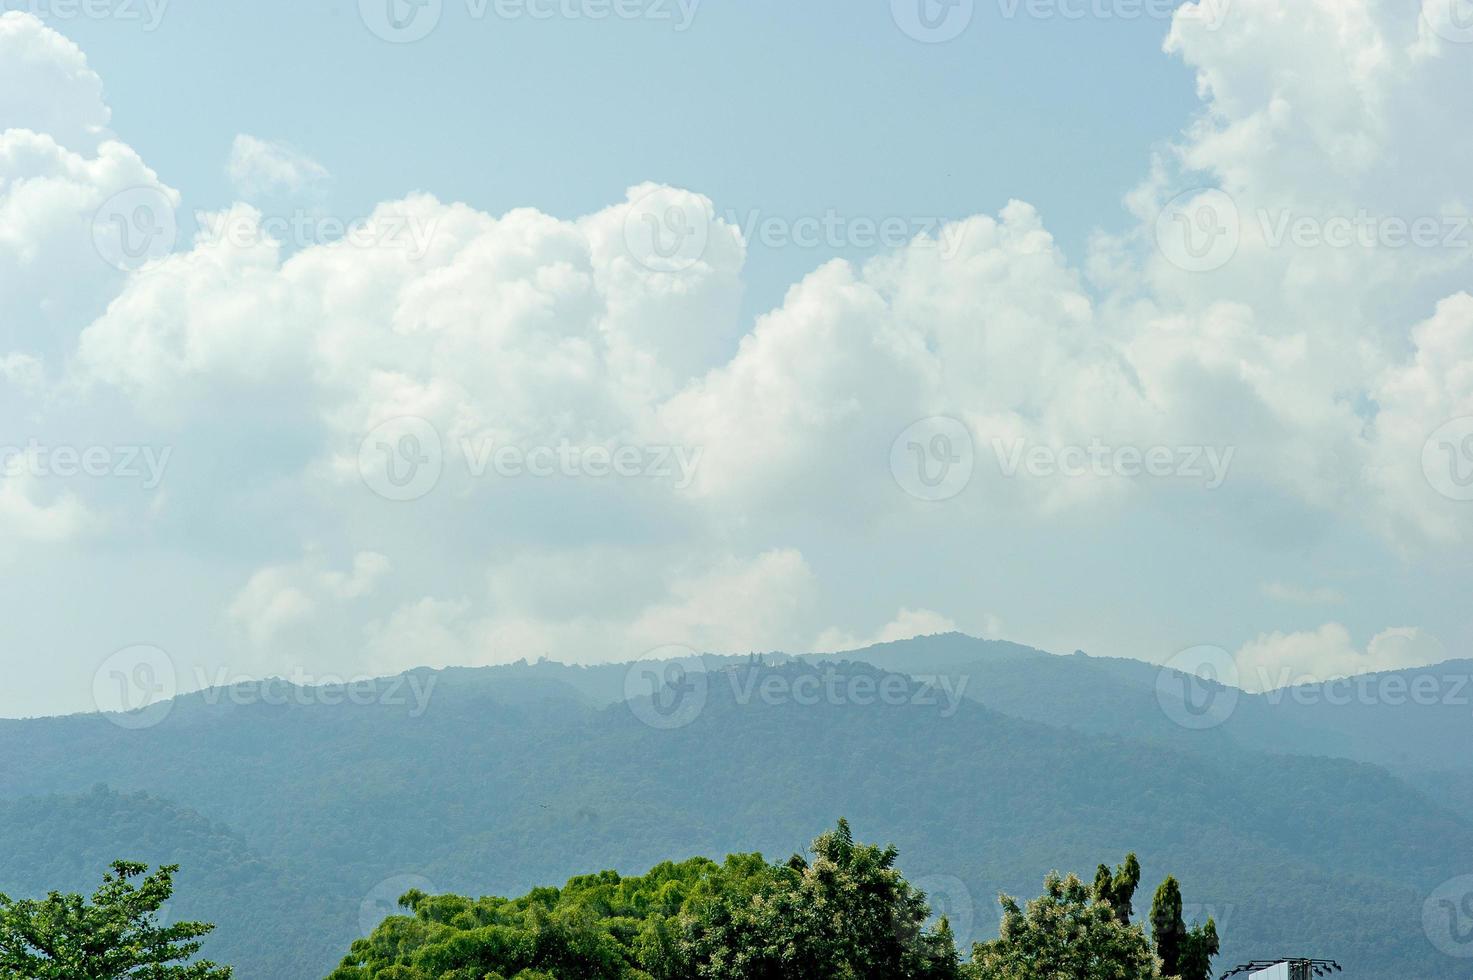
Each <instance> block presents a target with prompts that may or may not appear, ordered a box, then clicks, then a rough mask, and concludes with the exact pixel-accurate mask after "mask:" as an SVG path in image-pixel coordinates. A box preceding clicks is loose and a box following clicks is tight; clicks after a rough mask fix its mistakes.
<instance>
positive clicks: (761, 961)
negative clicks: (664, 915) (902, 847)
mask: <svg viewBox="0 0 1473 980" xmlns="http://www.w3.org/2000/svg"><path fill="white" fill-rule="evenodd" d="M813 855H814V856H813V860H812V861H811V862H809V861H803V860H801V859H800V860H789V861H788V862H787V864H786V865H783V866H780V867H778V868H774V869H773V875H772V877H771V878H770V879H769V880H768V882H767V884H766V886H765V887H764V888H763V889H762V890H761V891H759V892H757V893H756V894H754V895H751V896H743V895H736V896H734V897H733V899H732V900H727V901H724V902H722V903H719V905H718V906H716V907H713V908H712V909H710V910H709V915H708V917H706V918H705V919H704V920H696V921H694V922H692V924H691V925H692V929H691V931H692V941H691V943H690V951H691V955H690V959H691V961H692V962H694V963H695V964H696V965H697V976H700V977H709V978H712V980H716V978H720V980H768V978H771V980H778V978H784V980H829V978H835V977H843V978H850V980H952V978H956V977H958V976H959V975H960V974H959V968H958V957H957V952H956V945H955V942H954V940H953V937H952V934H951V927H950V925H949V924H948V923H946V922H945V921H943V922H941V923H940V924H938V926H937V927H936V928H935V929H934V930H928V929H926V927H925V923H926V919H927V918H928V917H929V916H930V909H929V908H927V906H926V902H925V896H924V895H922V894H921V893H920V892H918V891H916V890H915V889H914V888H912V887H911V886H910V885H909V884H908V883H907V882H906V881H905V879H904V878H903V877H902V876H901V874H900V872H899V871H898V870H897V869H896V868H895V861H896V858H897V857H898V856H899V852H898V851H896V849H895V848H894V847H893V846H891V847H885V848H880V847H877V846H874V845H871V844H859V843H856V842H855V840H854V837H853V834H852V833H851V832H850V829H849V824H848V822H847V821H845V820H840V821H839V824H838V826H837V827H836V828H835V829H834V830H831V831H829V832H828V833H825V834H822V835H821V836H819V837H818V839H817V840H815V841H814V842H813Z"/></svg>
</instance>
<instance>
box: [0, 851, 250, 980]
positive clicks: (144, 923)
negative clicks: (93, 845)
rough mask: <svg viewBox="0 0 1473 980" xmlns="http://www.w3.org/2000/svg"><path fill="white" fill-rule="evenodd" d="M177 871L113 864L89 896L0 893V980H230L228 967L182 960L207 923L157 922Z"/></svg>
mask: <svg viewBox="0 0 1473 980" xmlns="http://www.w3.org/2000/svg"><path fill="white" fill-rule="evenodd" d="M178 870H179V869H178V867H177V866H175V865H170V866H167V867H162V868H159V869H158V870H157V871H156V872H154V873H153V874H151V875H150V874H148V873H147V872H148V867H147V866H146V865H142V864H136V863H133V862H130V861H115V862H113V865H112V870H111V871H110V872H108V873H107V874H105V875H103V878H102V886H101V887H100V888H98V889H97V891H96V892H95V893H93V895H92V898H91V900H90V901H89V900H88V899H86V898H84V897H83V896H81V895H77V894H62V893H60V892H51V893H50V894H49V895H47V896H46V897H45V898H44V899H41V900H39V901H36V900H30V899H25V900H19V901H17V900H13V899H11V898H10V897H9V896H7V895H4V894H0V980H120V978H125V977H126V978H138V980H230V968H229V967H222V966H216V965H215V964H214V963H211V962H209V961H207V960H206V961H199V962H195V963H189V962H188V961H189V960H191V959H192V958H193V957H194V955H195V954H196V953H198V952H199V948H200V943H199V939H200V937H201V936H204V935H207V934H208V933H209V932H210V931H211V930H212V929H213V928H214V926H212V925H209V924H207V923H201V922H176V923H174V924H173V925H160V924H159V910H160V909H161V908H162V907H163V905H164V903H165V902H167V901H168V900H169V896H170V895H172V894H173V893H174V872H176V871H178ZM136 878H142V880H141V881H139V882H138V883H137V884H135V883H134V879H136Z"/></svg>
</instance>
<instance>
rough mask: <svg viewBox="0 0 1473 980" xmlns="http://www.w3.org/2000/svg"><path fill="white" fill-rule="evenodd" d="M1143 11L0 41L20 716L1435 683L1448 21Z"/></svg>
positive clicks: (9, 621)
mask: <svg viewBox="0 0 1473 980" xmlns="http://www.w3.org/2000/svg"><path fill="white" fill-rule="evenodd" d="M1171 8H1172V5H1171V4H1164V3H1159V2H1153V0H1018V2H1016V3H1015V2H1013V0H976V2H972V0H951V2H943V0H893V2H891V0H863V2H858V3H856V2H855V0H844V2H842V3H841V2H838V0H832V2H828V0H814V2H808V3H790V2H781V3H780V2H776V0H772V2H768V0H743V2H734V0H704V2H701V3H694V2H693V0H485V2H482V0H420V3H419V4H418V5H416V4H414V3H412V2H411V0H362V2H361V3H359V2H356V0H355V2H352V3H348V2H332V3H313V4H305V3H300V2H287V0H280V2H278V0H262V2H257V3H251V4H246V3H220V2H185V0H174V2H172V3H165V2H163V0H85V2H83V0H50V2H46V0H28V2H26V3H17V2H14V0H0V10H7V11H9V12H8V13H5V14H3V15H0V570H3V574H4V581H5V583H6V588H5V589H4V590H3V592H0V669H3V670H4V673H5V676H6V678H7V679H8V680H9V683H7V684H5V685H3V686H0V715H7V716H15V715H29V714H43V713H54V712H62V711H73V710H91V709H92V708H93V707H94V705H96V704H98V703H99V700H101V701H102V702H104V706H105V707H112V706H114V703H113V702H115V701H116V699H117V697H118V696H119V694H118V692H119V691H122V690H127V688H128V686H129V685H132V684H141V685H143V686H146V687H152V686H154V685H156V684H164V685H169V686H171V687H172V688H173V689H178V690H187V689H191V688H194V687H198V686H201V685H202V684H206V683H217V682H220V681H222V680H229V679H235V678H238V677H241V676H261V675H267V674H281V675H284V676H288V677H294V678H297V679H300V680H302V681H306V682H310V681H314V680H331V679H334V678H341V677H351V676H356V675H360V674H364V673H383V672H388V671H393V670H397V669H400V668H404V667H409V666H415V665H421V664H429V665H444V664H450V663H457V664H461V663H464V664H483V663H498V662H504V661H508V660H515V659H518V658H520V657H523V656H529V657H536V656H539V655H543V654H547V655H551V656H554V657H558V658H560V659H567V660H575V661H593V660H605V659H631V658H634V657H637V656H640V655H641V654H643V653H644V652H645V651H648V650H650V649H653V648H657V647H663V646H665V645H669V644H683V645H687V646H691V647H697V648H701V649H710V650H718V651H747V650H754V649H755V650H769V649H786V650H797V649H842V648H846V647H850V646H854V645H858V644H862V643H866V642H869V641H872V640H874V639H877V638H894V637H900V636H907V635H914V634H916V633H924V632H935V631H939V630H943V629H952V628H955V629H961V630H964V631H967V632H971V633H975V634H979V635H988V636H998V637H1003V638H1007V639H1013V640H1017V641H1019V642H1025V643H1031V644H1034V645H1038V646H1042V647H1045V648H1047V649H1052V650H1056V651H1058V652H1070V651H1072V650H1073V649H1075V648H1084V649H1086V650H1088V651H1090V652H1091V653H1098V654H1111V655H1123V656H1133V657H1138V658H1141V659H1145V660H1151V661H1158V662H1164V661H1167V660H1168V659H1170V658H1171V657H1173V655H1175V654H1176V653H1177V652H1178V651H1180V650H1183V649H1186V648H1192V647H1197V646H1199V645H1204V644H1207V645H1216V646H1220V647H1222V648H1224V649H1226V650H1228V651H1230V652H1232V653H1233V654H1234V655H1235V656H1236V657H1237V659H1238V664H1239V667H1240V668H1241V670H1242V672H1243V678H1242V679H1243V683H1244V684H1245V686H1250V687H1251V686H1263V685H1264V684H1265V683H1266V682H1269V681H1276V680H1288V679H1291V678H1292V679H1298V678H1300V677H1305V676H1310V677H1324V676H1333V675H1337V674H1343V673H1347V672H1356V671H1360V670H1364V669H1378V668H1387V667H1392V666H1402V665H1412V664H1418V663H1428V662H1433V661H1437V660H1441V659H1444V658H1447V657H1451V656H1464V655H1467V651H1468V641H1469V639H1470V638H1473V618H1470V613H1469V611H1468V610H1469V609H1470V608H1473V607H1470V605H1469V603H1468V602H1467V600H1466V595H1467V593H1468V592H1469V589H1470V586H1473V573H1470V562H1469V559H1468V557H1467V555H1468V554H1469V545H1470V541H1473V502H1470V501H1473V296H1470V295H1469V294H1468V293H1467V292H1464V290H1467V289H1469V288H1470V286H1473V281H1470V269H1473V225H1470V221H1469V218H1468V215H1469V213H1470V203H1473V186H1470V185H1469V182H1468V165H1469V161H1470V160H1473V130H1470V128H1469V127H1468V126H1467V119H1468V118H1469V113H1470V110H1473V95H1470V93H1473V86H1470V84H1469V83H1470V82H1473V9H1470V5H1469V3H1468V0H1425V3H1424V4H1422V9H1420V10H1419V9H1418V3H1417V2H1416V0H1396V2H1393V0H1294V2H1292V3H1289V2H1286V0H1202V2H1201V3H1200V4H1188V5H1187V6H1185V7H1184V8H1182V10H1180V11H1173V10H1172V9H1171ZM365 219H368V220H365ZM118 674H121V675H122V680H121V684H122V687H121V688H119V687H118V686H117V685H118V683H119V681H118V677H117V675H118Z"/></svg>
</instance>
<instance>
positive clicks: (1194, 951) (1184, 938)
mask: <svg viewBox="0 0 1473 980" xmlns="http://www.w3.org/2000/svg"><path fill="white" fill-rule="evenodd" d="M1151 936H1152V939H1153V940H1154V941H1155V943H1156V955H1157V956H1159V957H1160V958H1161V969H1162V971H1163V972H1164V973H1165V974H1166V975H1167V976H1169V977H1179V978H1180V980H1211V977H1212V958H1213V957H1214V956H1216V955H1217V953H1218V950H1219V940H1218V936H1217V923H1216V922H1214V921H1213V920H1212V919H1211V918H1209V919H1208V920H1207V924H1206V925H1204V926H1197V925H1193V926H1191V927H1188V926H1187V924H1186V923H1185V922H1184V921H1183V920H1182V899H1181V885H1180V884H1178V882H1177V880H1176V879H1175V878H1167V879H1166V880H1165V881H1163V882H1162V883H1161V887H1160V888H1157V889H1156V897H1155V899H1154V900H1153V901H1152V903H1151Z"/></svg>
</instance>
